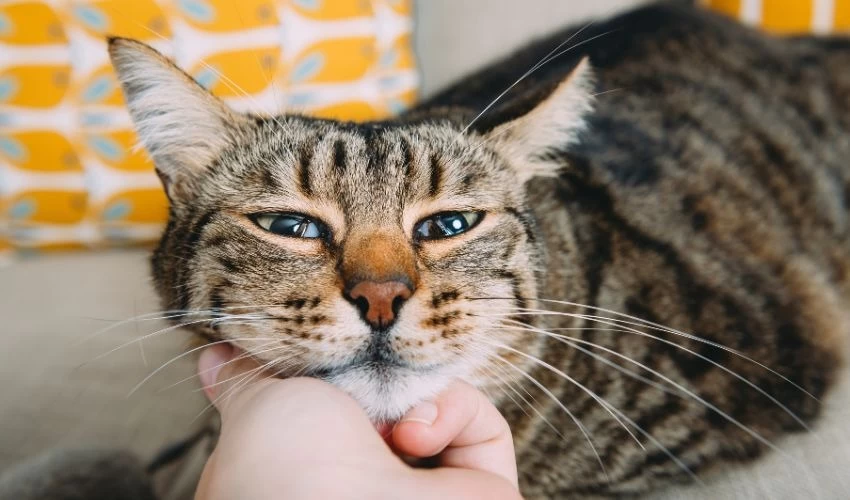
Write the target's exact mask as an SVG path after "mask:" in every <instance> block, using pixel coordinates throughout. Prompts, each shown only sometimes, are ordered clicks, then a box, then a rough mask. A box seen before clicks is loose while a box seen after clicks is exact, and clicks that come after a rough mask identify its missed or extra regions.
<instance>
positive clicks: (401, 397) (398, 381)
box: [328, 367, 451, 422]
mask: <svg viewBox="0 0 850 500" xmlns="http://www.w3.org/2000/svg"><path fill="white" fill-rule="evenodd" d="M450 381H451V377H450V376H449V375H447V374H441V373H437V372H427V373H422V372H412V371H410V370H408V369H405V368H393V369H389V370H387V371H377V370H376V369H374V368H370V367H357V368H354V369H351V370H346V371H345V372H343V373H340V374H338V375H333V376H331V377H330V378H328V382H330V383H332V384H334V385H335V386H337V387H339V388H340V389H342V390H343V391H345V392H347V393H348V394H349V395H350V396H351V397H353V398H354V399H355V400H356V401H357V402H358V403H360V406H362V407H363V409H364V410H365V411H366V414H367V415H368V416H369V418H370V419H371V420H372V421H373V422H394V421H397V420H399V419H400V418H401V417H402V416H404V414H405V413H407V410H409V409H410V408H412V407H413V406H415V405H416V404H417V403H419V402H421V401H424V400H426V399H429V398H433V397H435V396H436V395H437V394H438V393H439V392H440V391H442V390H443V389H444V388H445V387H446V386H447V385H448V384H449V382H450Z"/></svg>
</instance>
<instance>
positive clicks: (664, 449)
mask: <svg viewBox="0 0 850 500" xmlns="http://www.w3.org/2000/svg"><path fill="white" fill-rule="evenodd" d="M500 347H501V348H507V349H509V350H513V351H514V352H516V353H517V354H520V355H525V356H529V358H530V359H531V360H532V361H535V360H536V362H539V363H537V364H540V366H543V367H544V368H546V369H548V370H550V371H552V372H553V373H555V374H558V375H561V374H563V372H561V371H560V370H558V369H557V368H555V367H553V366H551V365H548V363H545V362H542V361H540V360H538V359H537V358H534V357H533V356H530V355H528V354H525V353H523V352H522V351H517V350H514V349H512V348H510V347H508V346H505V345H502V346H500ZM500 358H501V360H502V361H503V362H505V363H509V364H510V365H511V366H513V367H514V368H515V369H517V370H519V371H520V372H521V373H525V372H524V371H522V370H521V369H520V368H519V367H517V366H516V365H514V364H513V363H510V362H509V361H507V360H505V359H504V358H503V357H501V356H500ZM563 375H566V374H563ZM529 377H530V375H529ZM538 383H539V382H538ZM538 387H540V386H538ZM578 387H579V388H581V385H580V384H579V385H578ZM555 400H556V401H559V400H558V399H557V398H555ZM600 404H602V403H600ZM604 405H605V406H604V407H605V408H606V409H609V410H611V411H613V412H614V413H616V414H617V415H618V416H619V418H622V419H623V420H625V421H626V422H628V423H629V424H630V425H631V426H632V427H634V428H635V429H636V430H637V431H638V432H639V433H640V434H641V435H643V436H644V437H646V438H647V439H648V440H649V441H651V442H652V443H653V444H654V445H655V446H656V447H657V448H658V449H659V450H661V452H662V453H664V454H665V455H667V457H669V458H670V460H672V461H673V462H674V463H675V464H676V465H677V466H678V467H680V468H681V469H682V470H683V471H684V472H685V473H686V474H688V476H690V477H691V479H693V480H694V481H695V482H697V483H699V484H704V483H703V482H702V480H701V479H700V478H699V477H697V475H696V474H694V472H693V471H692V470H691V469H690V467H688V466H687V464H685V463H684V462H683V461H682V460H681V459H680V458H679V457H677V456H676V455H675V454H674V453H673V452H672V451H670V449H669V448H667V447H666V446H664V445H663V444H662V443H661V442H660V441H658V439H656V438H655V436H653V435H652V434H650V433H649V432H647V431H646V430H645V429H644V428H643V427H641V426H640V425H638V423H637V422H635V421H634V420H632V419H631V418H629V417H628V416H627V415H625V414H624V413H623V412H622V411H620V410H619V409H617V408H616V407H614V406H613V405H611V404H610V403H608V402H607V401H605V403H604ZM619 418H618V419H617V420H618V421H619ZM623 428H624V429H626V432H628V433H629V435H632V436H633V434H632V433H631V432H630V431H629V430H628V428H627V427H626V426H625V425H624V424H623ZM636 442H637V443H638V445H639V446H640V447H641V449H643V450H646V447H645V446H644V445H643V443H641V442H640V441H639V440H637V439H636ZM597 456H598V455H597ZM606 477H607V478H608V481H609V482H610V477H609V476H608V474H607V473H606Z"/></svg>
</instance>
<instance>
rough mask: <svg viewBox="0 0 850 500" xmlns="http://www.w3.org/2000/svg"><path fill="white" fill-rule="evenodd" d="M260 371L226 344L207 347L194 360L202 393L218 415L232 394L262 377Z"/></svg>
mask: <svg viewBox="0 0 850 500" xmlns="http://www.w3.org/2000/svg"><path fill="white" fill-rule="evenodd" d="M262 368H263V367H262V366H261V365H260V364H258V363H257V362H256V361H255V360H254V359H253V358H252V357H251V356H250V355H248V354H247V353H245V352H244V351H242V350H240V349H238V348H236V347H234V346H232V345H231V344H227V343H222V344H215V345H211V346H209V347H207V348H206V349H204V350H203V352H201V356H200V358H199V359H198V377H199V378H200V380H201V385H202V386H203V388H204V394H206V396H207V399H209V400H210V402H212V404H213V405H214V406H215V407H216V409H218V411H219V412H222V411H223V410H224V406H225V405H226V403H227V401H228V400H229V399H231V396H232V395H234V394H235V393H238V392H240V391H242V390H243V389H245V388H246V387H248V386H250V385H251V382H254V381H258V380H264V379H265V378H266V377H264V376H263V371H262Z"/></svg>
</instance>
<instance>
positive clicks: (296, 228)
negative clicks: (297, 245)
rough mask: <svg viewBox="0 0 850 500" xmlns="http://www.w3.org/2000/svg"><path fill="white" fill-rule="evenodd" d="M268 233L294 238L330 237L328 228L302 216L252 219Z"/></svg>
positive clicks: (292, 215)
mask: <svg viewBox="0 0 850 500" xmlns="http://www.w3.org/2000/svg"><path fill="white" fill-rule="evenodd" d="M251 218H252V219H253V220H254V222H255V223H256V224H257V225H258V226H260V227H261V228H263V229H265V230H266V231H268V232H270V233H274V234H279V235H281V236H290V237H292V238H324V237H326V236H327V235H328V229H327V226H325V225H324V224H322V223H321V222H319V221H317V220H314V219H311V218H310V217H307V216H306V215H301V214H278V213H265V214H256V215H254V216H252V217H251Z"/></svg>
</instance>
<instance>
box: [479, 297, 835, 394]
mask: <svg viewBox="0 0 850 500" xmlns="http://www.w3.org/2000/svg"><path fill="white" fill-rule="evenodd" d="M470 300H514V299H513V297H492V298H490V297H477V298H470ZM536 300H537V301H540V302H551V303H556V304H562V305H569V306H574V307H581V308H587V309H593V310H596V311H600V312H605V313H609V314H614V315H617V316H621V317H626V318H629V319H632V320H635V321H638V322H639V323H637V324H635V323H632V322H629V321H624V320H621V319H616V318H608V317H605V316H595V315H583V314H579V313H565V312H560V311H547V310H545V309H527V310H528V311H529V312H539V313H541V314H540V315H557V316H568V317H575V318H583V319H591V320H605V321H614V322H616V323H619V324H626V325H633V326H641V327H644V328H648V329H650V330H655V331H663V332H667V333H670V334H673V335H678V336H681V337H684V338H687V339H690V340H693V341H694V342H699V343H702V344H706V345H710V346H712V347H716V348H718V349H721V350H723V351H726V352H728V353H730V354H732V355H734V356H737V357H739V358H741V359H743V360H745V361H747V362H750V363H753V364H754V365H756V366H758V367H760V368H762V369H764V370H766V371H768V372H769V373H772V374H773V375H775V376H777V377H779V378H780V379H782V380H784V381H785V382H787V383H789V384H791V385H792V386H793V387H795V388H797V389H799V390H800V391H802V392H803V393H805V394H806V395H807V396H809V397H810V398H812V399H814V400H815V401H818V402H820V400H819V399H818V398H817V397H815V396H814V395H813V394H812V393H810V392H809V391H807V390H806V389H805V388H803V387H802V386H800V385H799V384H797V383H795V382H794V381H793V380H791V379H789V378H788V377H786V376H784V375H782V374H781V373H779V372H777V371H776V370H774V369H772V368H770V367H768V366H767V365H765V364H763V363H760V362H759V361H756V360H755V359H753V358H751V357H749V356H747V355H746V354H744V353H742V352H740V351H737V350H735V349H732V348H731V347H727V346H725V345H723V344H719V343H717V342H714V341H711V340H708V339H705V338H702V337H699V336H696V335H693V334H689V333H685V332H681V331H679V330H676V329H674V328H670V327H667V326H664V325H661V324H658V323H654V322H652V321H647V320H645V319H642V318H638V317H636V316H631V315H628V314H625V313H621V312H617V311H613V310H611V309H605V308H602V307H595V306H590V305H584V304H579V303H576V302H568V301H563V300H552V299H536ZM603 323H604V322H603ZM619 324H618V325H614V326H620V325H619ZM623 328H628V327H623ZM629 331H631V332H633V333H638V334H641V335H645V336H647V337H649V338H654V339H656V340H660V341H662V342H667V343H670V344H671V345H674V346H678V344H675V343H671V342H670V341H667V340H665V339H662V338H660V337H656V336H653V335H650V334H648V333H646V332H641V331H639V330H633V329H629ZM679 347H680V348H683V347H681V346H679ZM691 352H693V351H691ZM695 355H697V356H701V355H699V354H696V353H695ZM703 359H706V361H709V362H712V363H714V364H715V365H716V363H715V362H714V361H712V360H710V359H708V358H704V357H703ZM717 366H718V367H720V366H721V365H717ZM730 373H732V372H730ZM736 376H737V374H736Z"/></svg>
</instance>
